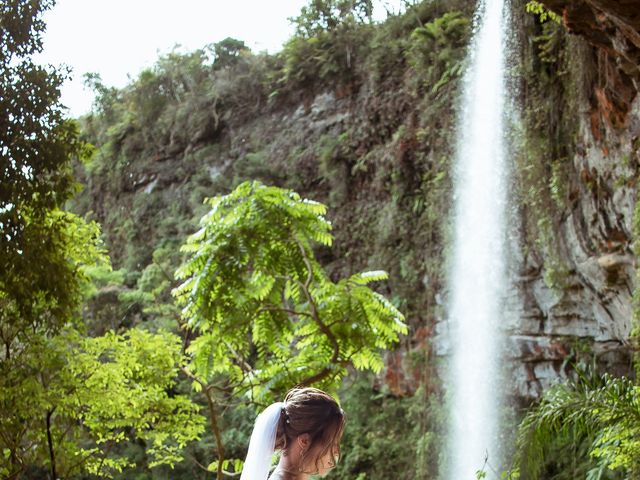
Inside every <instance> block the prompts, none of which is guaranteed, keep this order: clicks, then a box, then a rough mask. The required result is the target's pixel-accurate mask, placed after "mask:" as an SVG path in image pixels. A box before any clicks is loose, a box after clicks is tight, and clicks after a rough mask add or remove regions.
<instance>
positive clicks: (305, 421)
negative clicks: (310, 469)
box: [275, 387, 345, 467]
mask: <svg viewBox="0 0 640 480" xmlns="http://www.w3.org/2000/svg"><path fill="white" fill-rule="evenodd" d="M344 423H345V415H344V411H343V410H342V408H340V405H338V402H336V401H335V400H334V398H333V397H331V396H330V395H328V394H326V393H325V392H323V391H322V390H318V389H317V388H311V387H306V388H294V389H292V390H289V392H288V393H287V396H286V397H285V399H284V406H283V407H282V412H281V414H280V421H279V423H278V430H277V432H276V445H275V447H276V449H279V450H283V452H284V454H285V455H286V453H287V448H288V446H289V444H290V442H292V441H293V440H294V439H295V438H296V437H298V436H300V435H303V434H305V433H307V434H309V436H310V438H311V442H310V445H309V451H313V452H317V453H316V454H315V463H316V467H317V466H318V462H319V460H320V459H321V458H322V457H324V456H325V455H326V454H327V452H329V451H331V452H332V454H333V458H336V459H337V457H338V456H339V454H340V448H339V443H340V438H341V437H342V432H343V430H344Z"/></svg>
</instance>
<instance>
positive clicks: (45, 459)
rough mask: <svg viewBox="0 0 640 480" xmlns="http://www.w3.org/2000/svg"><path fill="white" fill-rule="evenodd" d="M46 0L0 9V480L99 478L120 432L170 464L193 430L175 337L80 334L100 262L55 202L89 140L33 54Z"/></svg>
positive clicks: (87, 237)
mask: <svg viewBox="0 0 640 480" xmlns="http://www.w3.org/2000/svg"><path fill="white" fill-rule="evenodd" d="M53 3H54V2H53V1H46V0H43V1H31V0H9V1H8V2H4V3H3V4H2V5H1V6H0V92H2V94H0V125H2V128H0V175H2V177H0V185H1V187H2V188H0V477H2V478H6V479H20V478H38V479H41V478H49V479H51V480H54V479H58V478H69V477H70V476H72V475H76V474H80V473H86V474H92V475H96V476H100V477H103V478H104V477H109V476H112V475H113V474H114V473H117V472H119V471H121V470H122V469H123V468H126V467H128V466H130V464H131V460H130V459H127V458H126V457H124V456H123V455H122V454H121V451H120V450H121V449H122V445H123V444H124V443H125V442H126V441H128V440H132V441H136V442H142V443H145V444H146V445H147V454H148V455H149V458H150V464H151V465H154V464H158V465H159V464H168V465H173V464H175V463H176V462H177V461H179V460H180V459H181V457H180V455H179V454H180V451H181V449H182V447H183V446H184V445H185V444H186V443H187V442H188V441H190V440H192V439H195V438H197V437H198V436H199V434H200V433H201V431H202V430H203V425H202V417H200V416H199V415H198V412H197V407H196V406H195V405H194V404H192V403H191V401H190V400H189V399H188V397H186V396H184V395H177V394H176V392H173V391H172V389H174V383H175V378H176V375H177V371H178V368H179V367H180V365H181V364H182V359H183V357H182V351H181V342H180V340H179V338H178V337H177V336H175V335H171V334H168V333H161V334H151V333H148V332H142V331H130V332H129V333H128V334H126V335H116V334H114V333H110V334H107V335H105V336H103V337H98V338H86V335H84V333H85V326H84V325H83V322H82V320H81V317H80V315H79V313H80V312H79V309H80V303H81V301H82V299H83V297H84V294H85V292H86V291H87V287H88V284H89V277H88V275H87V269H88V268H89V267H91V266H96V265H102V266H107V267H108V261H107V257H106V253H105V251H104V249H103V247H102V244H101V242H100V239H99V237H100V229H99V227H98V225H97V224H95V223H87V222H86V221H84V220H83V219H82V218H80V217H78V216H76V215H73V214H71V213H69V212H67V211H64V210H63V207H64V204H65V202H66V201H67V200H69V198H70V197H71V196H72V194H73V193H74V192H75V191H76V188H77V187H76V184H75V181H74V179H73V176H72V168H71V163H72V161H73V160H74V159H83V158H86V157H87V156H88V155H89V154H90V153H91V147H90V146H89V145H87V144H85V143H84V142H83V141H82V140H81V139H80V137H79V133H78V129H77V126H76V124H75V123H74V122H73V121H70V120H68V119H66V118H65V117H64V113H65V112H64V107H63V106H62V105H61V104H60V100H59V95H60V92H59V89H60V84H61V82H62V80H63V77H64V75H62V74H60V73H59V72H58V71H56V70H54V69H47V68H44V67H40V66H37V65H35V64H34V63H33V60H32V56H33V54H34V53H37V52H39V51H40V50H41V49H42V40H41V35H42V32H43V30H44V23H43V22H42V19H41V16H42V13H43V12H44V11H45V10H46V9H48V8H50V7H51V6H53Z"/></svg>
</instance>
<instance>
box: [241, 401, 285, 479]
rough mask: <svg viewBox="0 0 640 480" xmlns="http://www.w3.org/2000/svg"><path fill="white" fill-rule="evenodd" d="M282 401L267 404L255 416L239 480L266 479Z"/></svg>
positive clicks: (273, 448)
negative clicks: (256, 416)
mask: <svg viewBox="0 0 640 480" xmlns="http://www.w3.org/2000/svg"><path fill="white" fill-rule="evenodd" d="M283 407H284V402H277V403H273V404H271V405H269V406H268V407H267V408H265V409H264V411H263V412H262V413H261V414H260V415H258V418H256V423H255V425H254V426H253V433H252V434H251V440H249V451H248V452H247V458H246V460H245V461H244V468H243V469H242V475H241V476H240V480H267V477H268V476H269V467H270V466H271V457H272V456H273V452H274V450H275V445H276V433H277V430H278V422H279V421H280V415H281V413H282V408H283Z"/></svg>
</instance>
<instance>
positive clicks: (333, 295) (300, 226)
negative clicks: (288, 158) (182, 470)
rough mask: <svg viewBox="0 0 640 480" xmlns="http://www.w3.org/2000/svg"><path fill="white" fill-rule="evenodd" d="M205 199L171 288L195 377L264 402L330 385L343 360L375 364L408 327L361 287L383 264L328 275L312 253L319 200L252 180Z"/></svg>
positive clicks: (325, 239)
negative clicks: (187, 333)
mask: <svg viewBox="0 0 640 480" xmlns="http://www.w3.org/2000/svg"><path fill="white" fill-rule="evenodd" d="M209 205H210V206H211V211H210V212H209V213H208V214H207V215H205V216H204V217H203V219H202V221H201V226H202V228H201V230H200V231H199V232H197V233H196V234H194V235H192V236H191V237H190V238H189V240H188V241H187V243H186V244H185V245H184V246H183V250H184V251H185V252H186V253H187V254H188V255H189V258H188V260H187V261H186V262H185V264H184V265H183V266H182V267H181V268H180V269H179V270H178V272H177V277H178V278H180V279H182V280H184V283H182V285H180V287H179V288H177V289H176V291H175V294H176V298H177V301H178V303H179V304H180V305H182V306H183V317H184V319H185V321H186V322H187V326H188V328H189V329H191V330H193V331H195V332H197V333H198V334H199V336H198V337H197V338H196V339H194V340H193V341H192V343H191V345H190V346H189V348H188V353H189V354H190V355H191V357H192V362H191V365H190V367H189V368H190V369H191V370H192V371H193V372H194V374H195V375H197V376H198V377H199V378H202V379H206V381H210V380H211V379H213V377H214V376H215V375H216V374H223V375H224V376H226V377H228V380H229V382H230V385H231V386H232V387H233V388H234V390H235V391H237V392H239V393H240V392H243V391H247V390H248V391H250V392H251V394H252V396H253V397H252V398H254V399H255V400H257V401H266V400H267V399H269V398H270V396H271V394H273V393H275V392H278V393H282V392H283V391H286V389H287V388H289V387H290V385H296V384H314V383H317V384H319V385H322V386H324V387H325V388H328V389H331V390H335V388H336V386H337V385H339V381H340V379H341V378H342V377H343V376H344V374H345V373H346V368H347V367H348V366H350V365H352V366H355V367H356V368H358V369H368V370H373V371H379V370H380V369H381V368H382V365H383V364H382V358H381V356H380V353H379V350H378V349H381V348H386V347H388V346H390V345H391V344H392V343H393V342H396V341H397V340H398V335H399V334H400V333H406V327H405V325H404V323H403V322H402V319H403V317H402V314H400V312H399V311H398V310H396V308H395V307H394V306H393V305H392V304H391V303H390V302H389V301H388V300H387V299H386V298H384V297H383V296H381V295H379V294H377V293H375V292H372V291H371V290H370V289H369V288H368V287H367V285H368V284H369V283H371V282H373V281H379V280H383V279H385V278H386V274H385V273H384V272H364V273H360V274H356V275H352V276H351V277H349V278H346V279H343V280H340V281H338V282H333V281H331V280H330V279H329V277H328V276H327V274H326V273H325V271H324V270H323V268H322V267H321V266H320V264H319V263H318V262H317V260H315V258H314V254H313V250H312V246H313V244H320V245H326V246H328V245H330V244H331V242H332V236H331V234H330V233H329V232H330V229H331V225H330V224H329V222H328V221H327V220H326V219H325V218H324V214H325V211H326V208H325V207H324V205H322V204H319V203H316V202H312V201H309V200H302V199H301V198H300V197H299V196H298V195H297V194H296V193H294V192H291V191H287V190H282V189H278V188H275V187H266V186H264V185H262V184H260V183H258V182H246V183H243V184H241V185H240V186H238V187H237V188H236V189H235V190H234V191H233V192H232V193H231V194H229V195H226V196H221V197H215V198H213V199H211V200H209Z"/></svg>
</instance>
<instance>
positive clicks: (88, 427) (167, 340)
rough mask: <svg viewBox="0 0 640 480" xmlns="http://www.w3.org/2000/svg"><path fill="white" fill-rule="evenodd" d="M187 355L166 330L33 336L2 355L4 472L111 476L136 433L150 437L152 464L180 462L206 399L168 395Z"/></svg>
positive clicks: (0, 462) (0, 467) (123, 464)
mask: <svg viewBox="0 0 640 480" xmlns="http://www.w3.org/2000/svg"><path fill="white" fill-rule="evenodd" d="M181 359H182V354H181V342H180V339H179V338H178V337H177V336H176V335H173V334H170V333H166V332H165V333H161V334H151V333H149V332H145V331H142V330H136V329H133V330H130V331H129V332H127V334H125V335H116V334H114V333H109V334H107V335H105V336H102V337H98V338H83V337H82V336H81V335H80V334H79V333H78V332H77V330H75V329H72V328H66V329H64V330H63V331H62V332H61V333H60V334H59V335H57V336H55V337H51V338H48V337H46V336H42V335H33V336H32V337H31V338H30V342H29V344H27V345H25V347H24V349H23V350H22V351H21V352H20V355H19V356H17V357H12V358H10V359H5V360H4V361H2V362H0V378H2V380H1V381H0V385H2V387H3V388H0V452H1V453H3V455H2V456H0V476H2V477H3V478H6V477H7V476H8V477H12V475H16V474H19V472H20V471H21V470H23V469H26V468H33V467H34V466H40V468H46V469H47V470H50V471H52V472H56V473H57V475H58V476H59V477H61V478H67V477H68V476H71V475H78V474H80V473H82V472H86V473H90V474H92V475H96V476H99V477H101V478H105V477H107V478H111V477H112V476H113V475H114V474H116V473H119V472H121V471H122V470H123V469H124V468H128V467H131V466H133V462H132V460H131V459H129V458H127V457H126V456H125V455H122V454H121V453H119V452H120V451H121V449H120V448H119V447H118V446H119V445H121V444H124V443H125V442H126V441H132V440H138V441H143V442H145V443H146V445H147V450H146V452H147V455H148V456H149V465H150V466H154V465H161V464H169V465H174V464H175V463H178V462H180V461H181V460H182V455H181V451H182V448H183V447H184V446H185V445H186V443H187V442H189V441H191V440H195V439H197V438H198V437H199V436H200V435H201V433H202V432H203V431H204V419H203V417H201V416H200V415H199V414H198V411H197V410H198V407H197V406H196V405H195V404H193V403H192V402H191V401H190V399H189V398H188V397H186V396H184V395H175V394H169V391H170V389H171V388H172V387H173V386H174V382H175V378H176V376H177V370H178V368H179V365H180V363H181ZM36 373H37V374H36ZM7 386H9V388H5V387H7ZM47 439H50V440H49V441H48V440H47ZM52 452H53V453H52Z"/></svg>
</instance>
